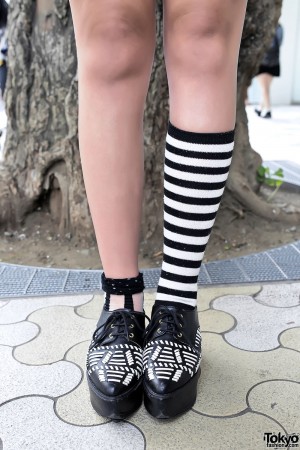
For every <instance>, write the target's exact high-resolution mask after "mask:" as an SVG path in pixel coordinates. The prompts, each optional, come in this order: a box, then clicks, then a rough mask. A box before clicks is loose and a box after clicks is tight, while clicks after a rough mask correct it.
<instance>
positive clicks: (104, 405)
mask: <svg viewBox="0 0 300 450" xmlns="http://www.w3.org/2000/svg"><path fill="white" fill-rule="evenodd" d="M87 380H88V386H89V390H90V399H91V404H92V407H93V408H94V410H95V411H96V413H97V414H99V415H100V416H102V417H107V418H109V419H114V420H121V419H125V418H126V417H128V416H130V415H131V414H133V413H134V412H135V411H136V410H137V409H138V408H139V407H140V406H141V404H142V401H143V382H142V378H140V379H139V381H138V383H136V385H134V386H133V387H132V388H131V389H130V390H129V391H127V392H126V393H124V394H122V395H116V396H114V397H110V396H107V395H104V394H103V393H102V392H100V391H99V390H98V389H97V388H96V386H95V385H94V383H93V382H92V381H91V380H90V379H89V377H88V376H87Z"/></svg>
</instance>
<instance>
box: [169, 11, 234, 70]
mask: <svg viewBox="0 0 300 450" xmlns="http://www.w3.org/2000/svg"><path fill="white" fill-rule="evenodd" d="M229 35H230V26H229V24H228V23H227V22H226V20H224V18H223V17H220V13H219V12H218V13H211V14H209V15H207V14H203V15H197V14H196V15H194V16H193V15H191V14H190V15H185V16H183V17H181V18H180V19H178V20H175V21H174V22H173V24H172V26H171V27H170V29H169V32H168V36H167V37H166V42H167V46H166V60H167V63H168V62H169V63H170V64H171V65H172V67H175V69H176V70H178V72H180V73H186V74H187V76H189V77H193V76H199V75H201V74H203V75H206V74H207V75H209V76H214V75H215V76H218V74H220V72H221V71H222V70H224V67H225V66H226V64H228V62H229V55H230V49H229V48H228V47H229V44H228V42H229Z"/></svg>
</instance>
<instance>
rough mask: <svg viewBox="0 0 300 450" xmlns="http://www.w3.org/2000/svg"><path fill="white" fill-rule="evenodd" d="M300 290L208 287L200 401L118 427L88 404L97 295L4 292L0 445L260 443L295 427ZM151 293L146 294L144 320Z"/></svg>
mask: <svg viewBox="0 0 300 450" xmlns="http://www.w3.org/2000/svg"><path fill="white" fill-rule="evenodd" d="M299 294H300V281H296V282H280V283H269V284H261V283H260V284H248V285H245V284H244V285H226V286H209V287H206V286H201V287H200V289H199V293H198V308H199V315H200V322H201V327H202V337H203V362H202V374H201V377H200V382H199V385H198V391H199V392H198V398H197V402H196V404H195V406H194V408H193V410H191V411H190V412H188V413H187V414H185V415H183V416H181V417H180V418H178V419H176V420H172V421H165V422H163V421H157V420H155V419H153V418H151V417H150V416H149V415H148V414H147V413H146V411H145V409H144V407H142V408H141V409H140V410H139V411H138V412H137V413H136V414H134V415H133V416H132V417H130V418H128V420H127V421H124V422H113V421H109V420H105V419H102V418H101V417H99V416H98V415H97V414H96V413H95V412H94V411H93V409H92V407H91V406H90V403H89V397H88V390H87V385H86V380H85V373H84V372H85V357H86V351H87V347H88V344H89V341H90V337H91V334H92V332H93V330H94V327H95V324H96V320H97V319H98V316H99V313H100V309H101V304H102V295H101V292H100V291H99V293H98V294H85V295H82V294H81V295H62V296H56V297H55V296H48V297H38V296H35V297H28V296H26V297H24V298H14V299H9V298H8V299H7V300H5V299H3V298H2V299H1V300H0V380H1V384H0V449H1V450H2V448H3V450H24V449H29V450H44V449H49V450H50V449H51V450H60V449H61V450H73V449H74V450H75V449H76V450H86V449H88V450H96V449H101V450H109V449H114V450H118V449H120V450H135V449H137V450H142V449H145V448H146V449H149V450H164V449H168V450H181V449H182V450H189V449H191V450H192V449H193V450H195V449H196V450H198V449H200V450H202V449H203V450H204V449H205V450H211V449H213V450H252V449H253V450H254V449H255V450H256V449H257V450H260V449H267V445H266V441H264V433H276V434H278V433H279V432H280V433H281V434H282V436H283V435H286V434H293V433H296V434H298V433H300V411H299V398H300V295H299ZM154 295H155V291H154V290H153V289H152V290H151V289H147V290H146V293H145V298H146V312H147V313H148V315H149V314H150V309H151V304H152V302H153V299H154ZM269 436H271V435H269ZM272 436H273V435H272ZM294 439H297V437H295V438H294ZM299 447H300V442H299Z"/></svg>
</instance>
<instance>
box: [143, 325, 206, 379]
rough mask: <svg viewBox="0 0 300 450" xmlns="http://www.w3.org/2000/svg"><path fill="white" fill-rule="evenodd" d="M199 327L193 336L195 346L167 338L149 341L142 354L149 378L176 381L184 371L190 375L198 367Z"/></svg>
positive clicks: (199, 357)
mask: <svg viewBox="0 0 300 450" xmlns="http://www.w3.org/2000/svg"><path fill="white" fill-rule="evenodd" d="M200 344H201V334H200V327H199V328H198V329H197V333H196V337H195V348H196V349H199V348H200V352H197V351H196V350H194V349H192V348H191V347H190V346H189V345H186V344H181V343H177V342H173V341H169V340H163V339H160V340H155V341H150V342H148V344H147V345H146V347H145V349H144V354H143V364H144V372H145V373H147V375H148V377H149V380H153V379H154V378H158V379H165V380H172V381H175V382H178V381H179V380H180V378H181V376H182V374H183V373H184V372H188V373H189V375H190V376H191V377H192V376H193V375H194V374H195V373H196V372H197V371H198V369H199V366H200V362H201V346H200Z"/></svg>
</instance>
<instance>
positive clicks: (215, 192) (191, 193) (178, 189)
mask: <svg viewBox="0 0 300 450" xmlns="http://www.w3.org/2000/svg"><path fill="white" fill-rule="evenodd" d="M164 186H165V188H166V189H168V190H169V191H171V192H174V194H179V195H184V196H186V197H197V198H216V197H220V195H222V194H223V192H224V190H225V187H223V188H221V189H211V190H209V189H207V190H206V189H190V188H186V187H182V186H177V185H176V184H173V183H169V182H168V181H166V180H165V181H164Z"/></svg>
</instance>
